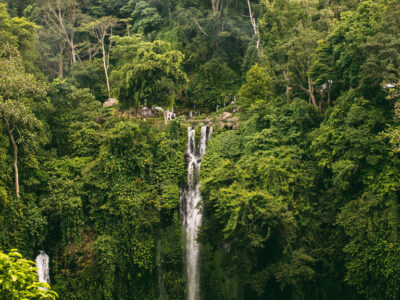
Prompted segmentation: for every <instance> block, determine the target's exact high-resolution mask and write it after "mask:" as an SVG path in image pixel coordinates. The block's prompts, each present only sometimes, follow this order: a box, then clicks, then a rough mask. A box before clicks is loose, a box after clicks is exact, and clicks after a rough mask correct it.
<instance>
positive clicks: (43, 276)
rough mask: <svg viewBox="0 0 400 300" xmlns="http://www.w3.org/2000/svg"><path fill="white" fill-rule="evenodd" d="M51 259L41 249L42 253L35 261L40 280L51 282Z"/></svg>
mask: <svg viewBox="0 0 400 300" xmlns="http://www.w3.org/2000/svg"><path fill="white" fill-rule="evenodd" d="M49 261H50V259H49V256H48V255H47V254H46V253H45V252H44V251H40V254H39V255H38V256H37V257H36V260H35V262H36V268H37V274H38V278H39V282H47V283H48V284H50V269H49Z"/></svg>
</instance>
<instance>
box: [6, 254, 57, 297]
mask: <svg viewBox="0 0 400 300" xmlns="http://www.w3.org/2000/svg"><path fill="white" fill-rule="evenodd" d="M0 296H1V298H3V299H10V300H14V299H15V300H17V299H32V300H33V299H53V300H54V299H56V298H58V295H57V293H56V292H54V291H52V290H51V289H50V286H49V285H48V284H47V283H45V282H42V283H39V282H38V279H37V274H36V268H35V263H34V262H33V261H29V260H26V259H24V258H22V255H21V254H20V253H18V252H17V250H15V249H13V250H11V251H10V252H9V253H8V254H6V253H4V252H2V251H0Z"/></svg>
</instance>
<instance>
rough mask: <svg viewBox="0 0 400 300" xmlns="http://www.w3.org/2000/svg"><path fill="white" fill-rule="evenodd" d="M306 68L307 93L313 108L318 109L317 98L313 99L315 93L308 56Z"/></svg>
mask: <svg viewBox="0 0 400 300" xmlns="http://www.w3.org/2000/svg"><path fill="white" fill-rule="evenodd" d="M307 69H308V70H307V81H308V94H309V96H310V100H311V102H312V105H313V106H314V107H315V109H318V104H317V100H316V99H315V95H314V85H313V82H312V78H311V60H310V58H308V61H307Z"/></svg>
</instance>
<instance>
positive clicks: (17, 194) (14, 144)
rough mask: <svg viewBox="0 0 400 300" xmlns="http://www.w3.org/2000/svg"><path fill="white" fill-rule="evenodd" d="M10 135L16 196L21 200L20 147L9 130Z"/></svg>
mask: <svg viewBox="0 0 400 300" xmlns="http://www.w3.org/2000/svg"><path fill="white" fill-rule="evenodd" d="M8 134H9V135H10V140H11V144H12V147H13V154H14V173H15V194H16V196H17V199H19V198H20V196H19V173H18V146H17V143H16V142H15V139H14V135H13V133H12V130H10V129H8Z"/></svg>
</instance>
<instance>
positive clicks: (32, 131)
mask: <svg viewBox="0 0 400 300" xmlns="http://www.w3.org/2000/svg"><path fill="white" fill-rule="evenodd" d="M0 116H1V119H2V121H3V122H4V124H5V129H6V131H7V133H8V135H9V137H10V141H11V146H12V150H13V161H14V163H13V165H14V176H15V194H16V196H17V198H19V197H20V186H19V172H18V151H19V147H20V146H19V145H21V144H22V146H24V148H26V149H29V148H31V147H32V148H33V149H32V148H31V149H29V150H34V148H36V147H37V135H36V133H37V132H38V131H40V130H41V126H42V125H41V122H40V121H39V120H38V119H37V118H36V117H35V116H34V115H33V113H32V112H31V110H30V109H29V108H28V107H26V106H25V105H24V104H22V103H21V102H18V101H15V100H6V101H1V102H0Z"/></svg>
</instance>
